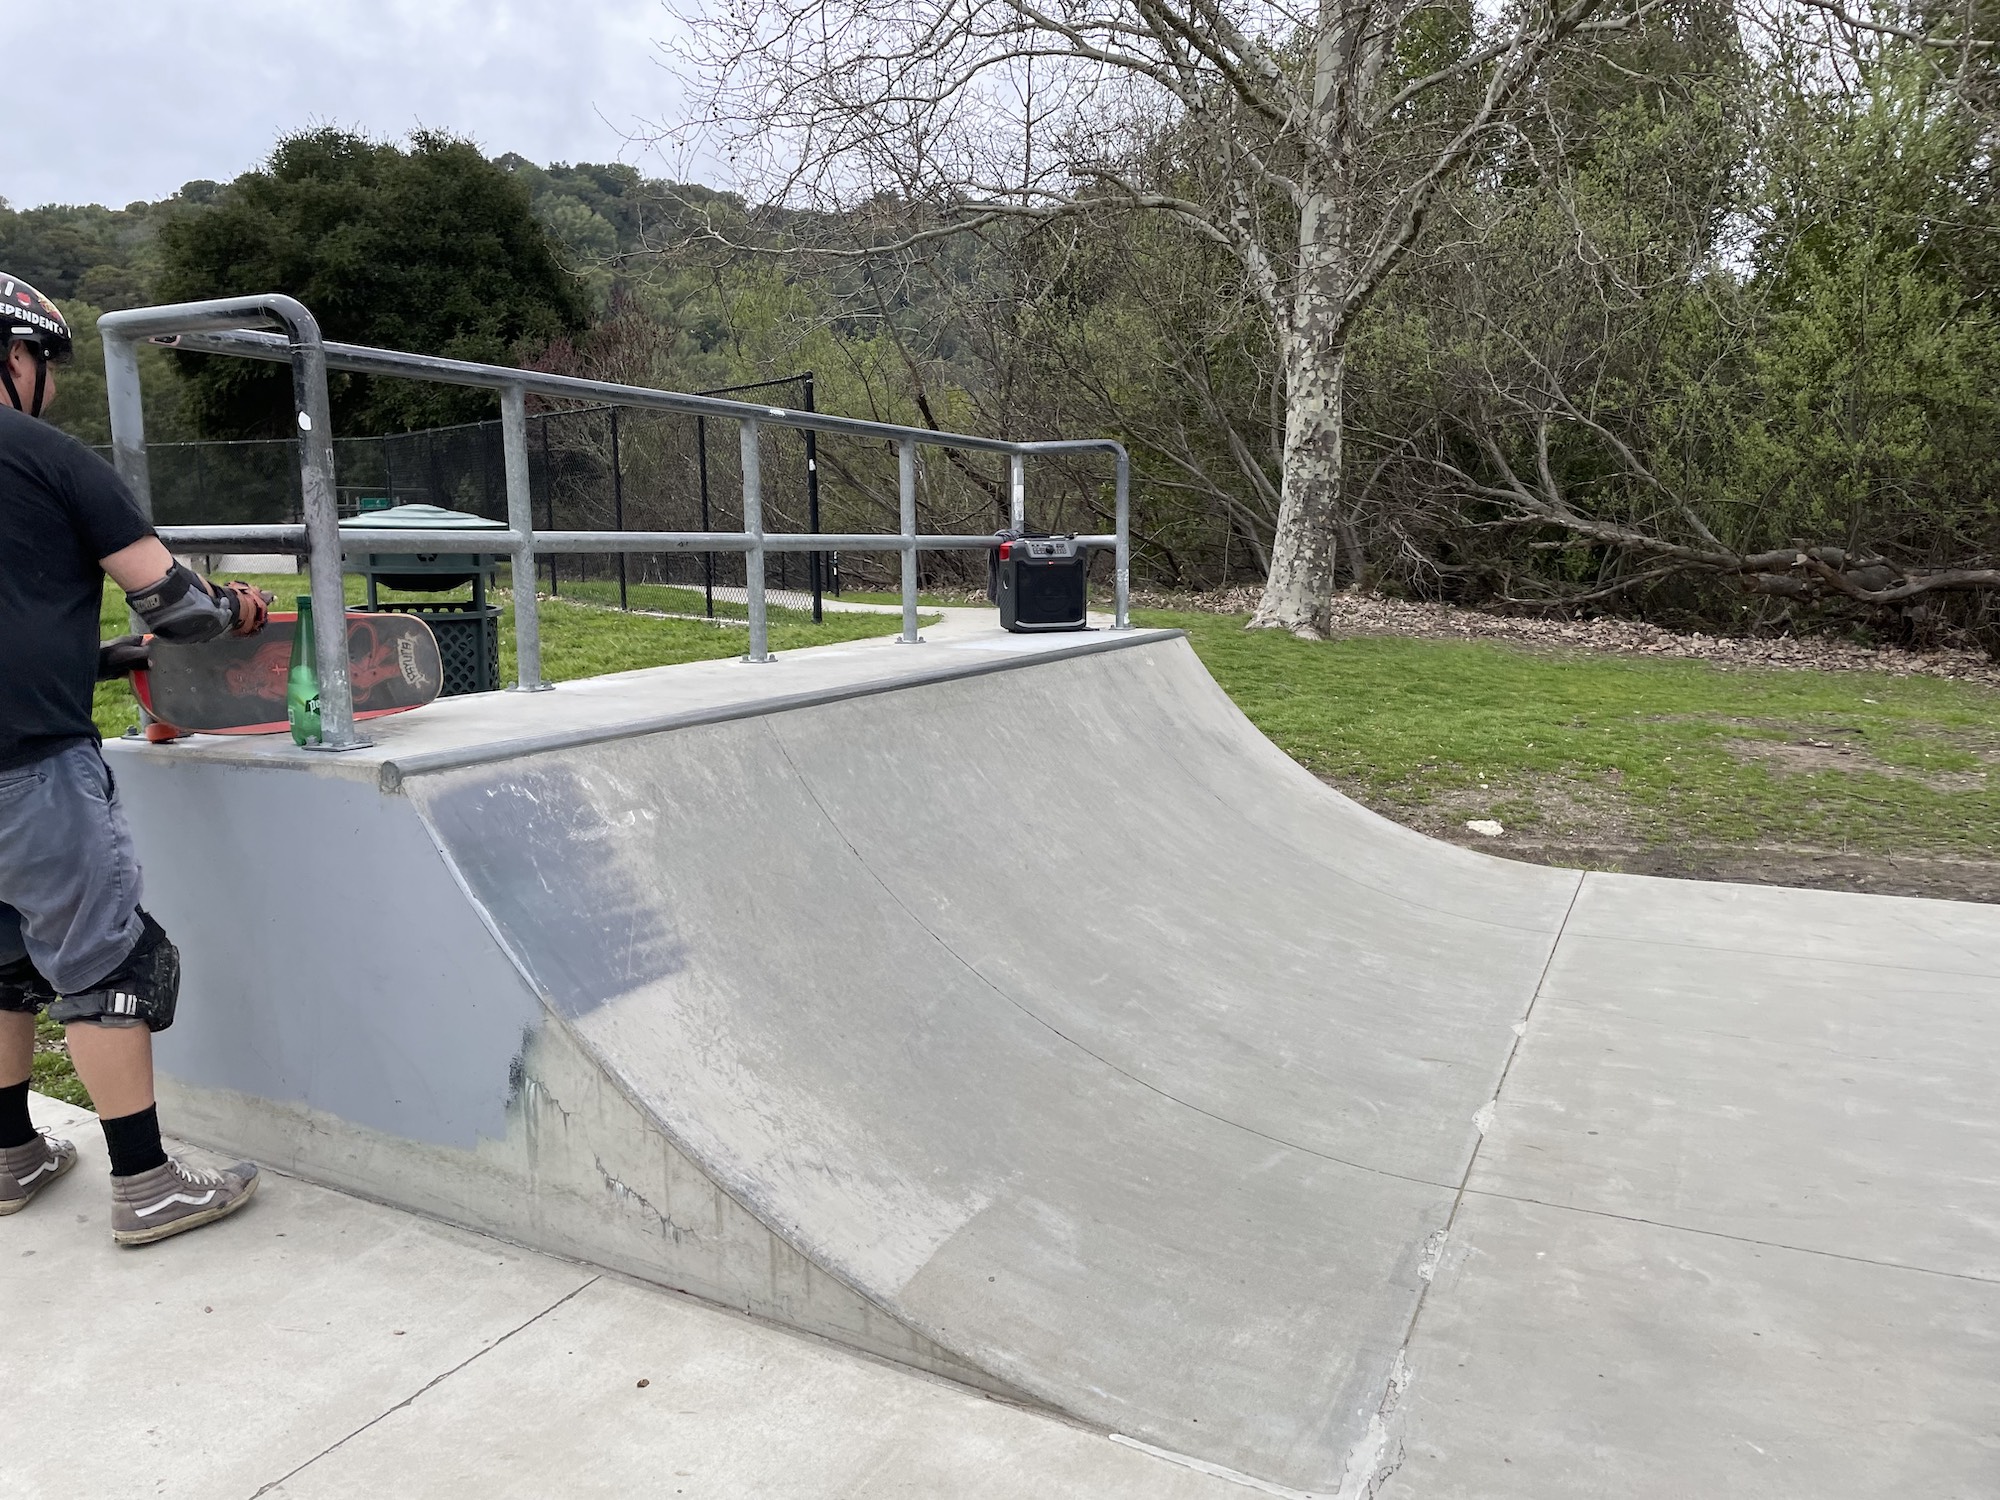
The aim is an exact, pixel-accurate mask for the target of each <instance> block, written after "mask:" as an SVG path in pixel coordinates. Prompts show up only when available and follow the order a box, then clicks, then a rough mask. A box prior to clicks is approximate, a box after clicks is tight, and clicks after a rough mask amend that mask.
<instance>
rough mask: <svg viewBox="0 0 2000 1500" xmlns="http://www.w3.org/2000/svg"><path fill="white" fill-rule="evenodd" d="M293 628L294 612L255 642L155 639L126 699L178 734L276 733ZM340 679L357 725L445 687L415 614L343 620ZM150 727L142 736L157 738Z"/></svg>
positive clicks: (275, 618)
mask: <svg viewBox="0 0 2000 1500" xmlns="http://www.w3.org/2000/svg"><path fill="white" fill-rule="evenodd" d="M297 624H298V616H297V615H296V614H276V613H274V614H273V615H272V616H271V618H270V622H269V623H268V624H267V625H265V627H264V628H263V629H262V630H261V631H259V632H258V633H257V634H256V635H251V636H233V635H230V636H223V637H222V638H221V639H220V640H214V641H206V642H204V643H203V644H201V645H199V646H174V645H169V644H168V643H166V642H165V641H160V640H153V641H151V642H150V644H151V648H152V658H153V664H152V666H151V667H150V668H149V669H145V668H142V669H141V670H139V671H136V672H134V673H133V674H132V692H133V695H134V696H135V697H137V698H138V700H139V706H140V707H141V708H143V709H145V711H146V712H147V714H148V715H149V716H150V717H151V718H153V719H154V720H156V721H158V725H163V726H171V728H172V729H174V730H178V731H180V732H182V733H185V734H283V733H285V732H286V731H288V730H289V729H290V727H291V726H290V725H289V724H288V723H287V722H286V720H285V679H286V677H287V676H288V675H289V674H290V672H291V667H292V634H293V631H294V629H295V628H296V626H297ZM347 672H348V679H349V680H350V681H351V682H352V683H353V684H354V717H355V718H357V719H379V718H381V717H382V716H383V715H384V714H399V713H403V712H406V711H407V710H409V709H412V708H422V707H423V706H424V705H425V704H427V703H431V702H434V701H436V699H437V695H438V690H439V689H440V688H441V687H442V686H443V685H444V662H443V660H442V659H441V658H440V657H439V656H438V645H437V637H436V636H434V635H432V634H431V628H430V626H428V625H426V624H425V623H424V622H423V621H422V620H420V619H418V618H417V617H416V616H415V615H394V614H358V613H351V614H349V615H348V617H347ZM155 727H156V726H152V725H149V726H148V731H149V734H148V737H149V738H160V737H161V736H159V735H157V734H154V733H152V732H151V731H152V730H153V729H154V728H155Z"/></svg>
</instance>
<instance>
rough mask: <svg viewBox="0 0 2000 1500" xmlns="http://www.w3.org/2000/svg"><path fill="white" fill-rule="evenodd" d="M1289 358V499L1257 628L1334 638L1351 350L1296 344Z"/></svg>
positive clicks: (1286, 497) (1286, 482) (1256, 617)
mask: <svg viewBox="0 0 2000 1500" xmlns="http://www.w3.org/2000/svg"><path fill="white" fill-rule="evenodd" d="M1288 342H1289V343H1290V344H1291V346H1292V347H1291V348H1289V349H1288V350H1287V352H1286V359H1285V384H1286V401H1285V456H1284V481H1283V482H1284V492H1283V493H1284V498H1283V500H1282V501H1281V503H1280V505H1279V507H1278V528H1277V534H1276V536H1275V537H1274V538H1273V540H1272V543H1271V569H1270V572H1269V573H1268V574H1266V576H1265V580H1264V593H1263V597H1262V598H1261V599H1259V600H1258V603H1257V612H1256V614H1254V615H1253V616H1252V617H1251V620H1250V623H1251V625H1252V626H1258V627H1268V628H1275V629H1279V630H1289V631H1292V632H1293V633H1294V634H1297V635H1304V636H1308V637H1318V636H1320V635H1323V634H1324V633H1325V632H1326V629H1327V624H1328V614H1329V610H1330V607H1331V604H1332V600H1333V587H1334V564H1335V562H1336V561H1337V560H1338V550H1339V549H1338V544H1337V537H1338V534H1339V532H1338V527H1337V525H1336V520H1337V517H1338V514H1339V505H1340V493H1341V484H1340V481H1341V396H1342V385H1343V382H1344V380H1345V377H1346V369H1347V354H1346V351H1345V350H1344V349H1340V348H1334V349H1327V348H1325V347H1324V346H1323V345H1320V344H1317V343H1315V342H1314V341H1309V340H1305V339H1298V338H1294V339H1292V340H1290V341H1288Z"/></svg>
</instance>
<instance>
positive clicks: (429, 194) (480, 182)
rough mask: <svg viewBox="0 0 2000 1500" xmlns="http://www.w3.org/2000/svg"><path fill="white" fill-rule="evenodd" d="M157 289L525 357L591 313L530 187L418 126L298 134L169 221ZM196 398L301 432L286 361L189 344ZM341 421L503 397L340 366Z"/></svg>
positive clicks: (426, 346)
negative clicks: (387, 137) (278, 296)
mask: <svg viewBox="0 0 2000 1500" xmlns="http://www.w3.org/2000/svg"><path fill="white" fill-rule="evenodd" d="M160 256H161V268H160V276H159V281H158V286H157V291H158V295H159V296H160V297H161V298H163V299H166V300H173V301H180V300H192V299H196V298H202V297H219V296H227V295H231V294H240V293H244V292H251V291H276V292H287V293H290V294H291V295H292V296H294V297H297V298H298V299H299V300H300V301H302V302H304V303H305V304H306V306H307V307H309V308H311V309H312V311H313V314H314V316H315V317H317V318H318V319H319V323H320V328H321V330H322V332H324V333H325V334H326V336H327V337H328V338H330V339H335V340H339V341H341V342H345V343H355V344H372V345H377V346H382V347H387V348H394V349H406V350H411V351H414V352H416V353H420V354H438V355H445V356H448V357H451V358H456V359H471V360H481V361H484V362H487V363H513V362H516V360H517V359H518V358H519V357H520V356H521V355H523V354H524V353H529V352H532V351H533V350H535V349H538V348H540V347H541V346H542V345H544V344H546V343H547V342H548V341H549V340H550V339H552V338H556V337H559V336H561V335H564V334H568V333H574V332H577V331H579V330H581V329H582V328H583V327H585V326H586V325H587V323H588V322H589V320H590V304H589V299H588V297H587V295H586V294H585V291H584V289H583V287H582V286H581V285H580V284H579V283H578V281H577V279H576V277H575V276H574V275H572V274H571V273H570V272H569V271H567V270H566V269H565V268H564V267H563V265H562V264H561V262H560V260H559V259H558V256H557V253H556V251H555V249H554V248H553V247H552V246H551V244H550V242H549V238H548V236H547V234H546V233H545V232H544V231H543V229H542V226H541V225H540V224H539V223H538V222H537V221H536V219H535V216H534V214H533V212H532V210H531V207H530V202H529V194H528V189H527V187H526V186H525V185H524V184H523V183H521V182H519V181H517V180H515V178H514V177H512V176H511V175H510V174H509V173H508V172H507V171H506V170H505V169H504V168H502V167H501V166H499V165H498V164H496V163H494V162H491V161H488V160H487V159H486V158H485V157H484V156H482V155H481V154H480V152H479V150H478V148H477V147H475V146H474V145H472V144H471V143H470V142H468V141H463V140H458V139H455V138H453V137H451V136H447V135H443V134H439V133H435V132H429V131H420V132H418V133H417V134H415V135H413V136H411V137H410V140H409V144H408V149H407V150H406V149H404V148H403V147H400V146H397V145H395V144H391V143H386V142H379V141H371V140H367V139H365V138H364V137H361V136H357V135H351V134H348V133H346V132H343V131H338V130H331V129H323V130H314V131H308V132H305V133H302V134H298V135H292V136H287V137H286V138H284V139H283V140H281V141H280V142H279V143H278V146H277V149H276V150H275V151H273V152H272V153H271V158H270V160H269V161H268V162H267V163H266V164H265V166H264V167H263V168H262V169H260V170H258V171H255V172H249V173H246V174H244V175H243V176H242V177H239V178H237V179H236V181H234V182H233V183H231V184H229V185H228V187H226V188H225V189H223V190H222V191H221V192H220V193H219V194H217V195H216V196H215V198H214V199H213V201H212V202H210V203H208V204H205V205H193V204H187V205H184V206H183V207H181V208H180V210H179V211H177V212H176V213H174V214H173V215H172V216H171V217H170V218H169V219H168V220H167V222H166V223H165V224H164V225H163V226H162V228H161V231H160ZM181 366H182V369H183V372H184V374H185V375H186V377H187V379H188V382H189V387H188V407H189V411H190V413H191V415H192V417H193V420H194V422H195V423H196V425H197V426H198V427H199V428H200V430H201V431H202V432H204V433H205V434H207V435H210V436H215V437H265V436H277V435H279V434H282V433H285V432H288V431H289V430H290V419H291V393H290V376H289V375H288V374H287V372H286V371H285V370H284V369H283V368H282V367H278V366H270V365H264V364H256V363H251V362H249V361H245V360H235V359H207V358H204V357H202V356H199V355H184V356H181ZM332 385H333V389H332V392H331V394H332V398H333V413H334V424H335V428H336V430H337V431H339V432H342V433H348V434H353V433H372V432H394V431H404V430H408V429H411V428H416V427H427V426H435V425H440V424H444V423H450V422H462V421H471V420H477V419H478V418H481V417H485V416H488V415H491V413H492V409H493V404H494V403H493V398H492V396H491V395H490V394H488V393H484V392H477V391H467V390H462V389H458V388H454V387H449V386H437V385H430V384H427V383H420V382H411V381H387V380H381V381H378V380H370V379H368V378H366V377H362V376H352V375H343V376H338V377H336V378H335V380H334V381H333V383H332Z"/></svg>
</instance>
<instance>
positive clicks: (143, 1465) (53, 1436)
mask: <svg viewBox="0 0 2000 1500" xmlns="http://www.w3.org/2000/svg"><path fill="white" fill-rule="evenodd" d="M32 1105H33V1110H34V1114H35V1118H36V1123H37V1124H40V1125H42V1126H45V1127H48V1128H51V1129H54V1130H56V1131H58V1132H59V1133H61V1134H64V1135H67V1136H68V1137H69V1138H70V1139H72V1140H74V1141H75V1142H76V1143H77V1146H78V1148H79V1150H80V1151H81V1154H82V1160H81V1161H80V1162H79V1163H78V1165H77V1167H76V1169H75V1170H74V1171H73V1172H72V1173H71V1174H70V1175H69V1176H68V1177H67V1178H66V1179H64V1180H63V1181H61V1182H59V1183H57V1184H56V1185H55V1186H54V1187H52V1188H50V1189H49V1190H48V1191H47V1193H46V1194H45V1195H44V1196H42V1197H40V1198H38V1199H37V1200H36V1201H35V1202H34V1203H33V1204H32V1205H31V1206H30V1207H29V1208H28V1209H27V1210H26V1211H25V1212H23V1213H21V1214H19V1215H16V1216H14V1217H12V1218H8V1219H0V1331H4V1337H0V1386H4V1388H5V1389H6V1390H8V1391H11V1392H14V1393H15V1396H14V1399H13V1400H12V1402H11V1403H10V1406H11V1409H12V1411H13V1412H14V1413H15V1415H16V1417H17V1418H18V1419H19V1420H18V1422H10V1423H9V1424H8V1431H7V1450H8V1451H7V1457H6V1461H5V1463H4V1464H0V1494H4V1495H7V1496H17V1497H21V1500H99V1497H104V1500H110V1497H125V1496H139V1495H148V1496H158V1497H161V1500H182V1497H185V1500H253V1497H274V1500H307V1497H319V1496H329V1497H330V1496H340V1497H342V1500H348V1497H352V1496H356V1495H384V1496H387V1495H409V1496H416V1495H422V1496H426V1497H435V1500H452V1497H464V1500H512V1497H519V1500H548V1497H551V1496H561V1497H563V1500H589V1497H603V1500H629V1497H632V1496H637V1495H646V1496H655V1495H665V1496H673V1495H688V1496H711V1497H724V1496H747V1495H758V1496H772V1497H798V1500H806V1497H820V1496H828V1495H843V1496H855V1497H861V1496H907V1497H912V1500H915V1497H931V1496H939V1495H952V1496H966V1497H969V1500H1043V1497H1046V1496H1050V1495H1061V1494H1082V1495H1101V1496H1107V1497H1119V1500H1238V1497H1245V1496H1250V1497H1254V1495H1255V1494H1256V1492H1255V1491H1253V1490H1246V1489H1245V1488H1244V1487H1243V1486H1241V1485H1238V1484H1234V1483H1229V1482H1226V1481H1223V1480H1220V1479H1216V1478H1212V1477H1209V1476H1206V1475H1203V1474H1201V1473H1198V1472H1195V1471H1192V1470H1189V1469H1187V1468H1185V1467H1182V1466H1179V1465H1175V1464H1171V1463H1168V1462H1166V1461H1164V1460H1161V1459H1159V1458H1155V1457H1153V1456H1150V1455H1148V1454H1146V1453H1143V1452H1140V1451H1138V1450H1136V1449H1133V1448H1130V1447H1126V1446H1121V1445H1119V1444H1115V1443H1112V1442H1111V1441H1110V1440H1109V1439H1107V1438H1105V1437H1104V1436H1103V1435H1101V1434H1098V1433H1093V1432H1090V1431H1087V1430H1085V1429H1083V1428H1080V1427H1077V1426H1075V1425H1074V1424H1071V1423H1066V1422H1063V1421H1060V1420H1058V1419H1055V1418H1052V1417H1050V1416H1047V1415H1045V1414H1042V1413H1038V1412H1032V1411H1027V1410H1023V1409H1021V1408H1019V1407H1016V1406H1011V1405H1008V1404H1006V1403H1003V1402H998V1401H994V1400H991V1399H988V1398H985V1397H982V1396H979V1395H976V1394H973V1393H972V1392H969V1391H967V1390H965V1389H963V1388H962V1387H960V1386H955V1385H951V1384H948V1383H946V1382H944V1381H941V1380H936V1379H932V1378H929V1377H926V1376H922V1375H917V1374H914V1373H912V1372H910V1371H908V1370H904V1369H900V1368H898V1367H896V1366H893V1365H889V1364H885V1363H883V1362H881V1361H879V1360H872V1359H868V1358H865V1357H863V1356H860V1355H856V1354H852V1353H849V1352H848V1351H846V1350H843V1349H840V1348H838V1347H836V1346H833V1345H830V1344H827V1343H825V1342H823V1341H820V1340H815V1339H810V1338H807V1337H805V1336H803V1335H800V1334H796V1333H792V1332H789V1331H787V1330H783V1329H779V1328H775V1327H772V1326H770V1325H768V1324H763V1323H759V1322H755V1321H753V1320H751V1319H748V1318H744V1317H740V1316H736V1315H733V1314H730V1313H726V1312H723V1311H721V1310H719V1309H717V1308H714V1307H710V1306H707V1305H704V1304H702V1303H698V1302H695V1301H692V1300H690V1299H688V1298H686V1297H679V1296H675V1295H674V1294H673V1293H670V1292H666V1291H662V1290H659V1289H657V1288H654V1287H648V1286H642V1285H637V1284H634V1283H632V1282H630V1281H627V1280H623V1279H621V1278H619V1277H616V1276H612V1275H607V1274H605V1273H603V1272H601V1271H599V1270H597V1269H595V1268H593V1267H588V1266H581V1265H578V1264H576V1263H574V1262H568V1261H561V1260H555V1259H551V1258H549V1257H547V1256H543V1255H537V1254H535V1253H533V1252H531V1251H526V1250H522V1249H520V1248H519V1247H517V1246H513V1245H508V1244H505V1243H503V1242H501V1241H498V1240H494V1239H489V1238H486V1237H484V1236H481V1235H477V1234H471V1233H468V1232H466V1231H464V1230H459V1229H452V1228H448V1227H446V1226H444V1225H442V1224H438V1223H436V1222H434V1221H432V1220H428V1219H421V1218H417V1217H414V1216H412V1215H409V1214H405V1213H400V1212H398V1211H396V1210H394V1209H389V1208H384V1207H381V1206H380V1205H377V1204H373V1203H367V1202H364V1201H362V1200H360V1199H357V1198H351V1197H347V1196H345V1195H343V1194H340V1193H335V1192H330V1191H328V1190H327V1189H325V1188H319V1187H314V1186H312V1185H310V1184H308V1183H304V1182H300V1181H297V1180H296V1179H293V1178H288V1177H283V1176H278V1175H275V1174H267V1176H266V1179H265V1181H264V1183H263V1185H262V1186H261V1187H260V1189H259V1191H258V1195H257V1199H256V1201H254V1202H253V1203H251V1204H250V1205H249V1206H248V1207H247V1208H245V1209H244V1210H243V1211H242V1212H241V1213H240V1214H238V1215H237V1216H236V1217H234V1218H232V1219H230V1220H229V1221H227V1222H225V1223H223V1224H219V1225H215V1226H213V1227H211V1228H208V1229H204V1230H200V1231H198V1232H196V1233H194V1234H191V1235H188V1236H185V1237H183V1238H181V1239H178V1240H170V1241H167V1242H165V1243H163V1244H160V1245H156V1246H149V1247H146V1248H144V1249H140V1250H120V1249H118V1248H117V1247H116V1246H114V1245H113V1244H112V1242H111V1234H110V1228H109V1192H108V1189H107V1188H106V1185H105V1178H104V1172H105V1157H104V1144H103V1136H102V1134H101V1133H100V1132H99V1130H98V1129H97V1124H96V1121H95V1120H94V1118H92V1117H91V1116H90V1115H88V1114H86V1113H85V1112H84V1111H82V1110H77V1109H72V1108H70V1107H69V1106H67V1105H64V1104H61V1103H58V1102H56V1101H54V1100H50V1099H43V1098H40V1097H36V1098H35V1099H34V1100H33V1101H32ZM191 1154H192V1155H193V1156H195V1157H196V1159H199V1160H204V1161H206V1160H214V1158H213V1157H210V1156H204V1155H203V1154H202V1153H200V1152H194V1153H191ZM641 1381H645V1382H646V1384H645V1385H644V1386H641V1385H640V1383H639V1382H641Z"/></svg>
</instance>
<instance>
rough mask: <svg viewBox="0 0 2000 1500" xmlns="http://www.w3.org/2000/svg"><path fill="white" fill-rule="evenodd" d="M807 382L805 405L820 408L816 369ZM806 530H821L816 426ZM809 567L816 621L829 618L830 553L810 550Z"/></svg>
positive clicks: (809, 446) (809, 437) (809, 435)
mask: <svg viewBox="0 0 2000 1500" xmlns="http://www.w3.org/2000/svg"><path fill="white" fill-rule="evenodd" d="M800 379H801V381H802V382H803V384H804V387H805V391H804V396H805V401H804V405H805V409H806V410H807V411H817V410H818V409H819V408H818V407H817V406H816V405H815V404H814V397H813V373H812V371H811V370H808V371H806V372H805V374H804V375H803V376H801V377H800ZM806 530H807V531H810V532H812V533H813V534H814V535H815V536H817V535H818V534H819V433H818V432H817V431H815V430H814V429H813V428H810V427H808V428H807V429H806ZM806 558H807V561H808V563H809V565H810V566H809V569H808V571H809V572H810V573H811V575H812V595H813V624H815V625H817V624H819V622H820V621H821V620H822V619H824V618H825V613H824V612H825V608H826V603H825V600H826V555H825V554H824V553H821V552H808V553H807V554H806Z"/></svg>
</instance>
